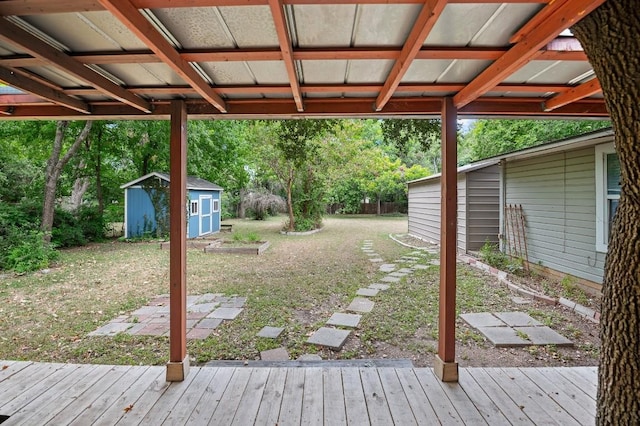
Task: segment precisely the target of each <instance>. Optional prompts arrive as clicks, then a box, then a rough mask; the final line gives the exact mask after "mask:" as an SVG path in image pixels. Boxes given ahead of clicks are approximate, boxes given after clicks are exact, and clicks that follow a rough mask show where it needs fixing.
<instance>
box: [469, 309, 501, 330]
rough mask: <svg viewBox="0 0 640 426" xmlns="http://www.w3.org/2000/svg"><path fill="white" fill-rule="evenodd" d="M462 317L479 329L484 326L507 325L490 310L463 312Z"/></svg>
mask: <svg viewBox="0 0 640 426" xmlns="http://www.w3.org/2000/svg"><path fill="white" fill-rule="evenodd" d="M460 318H462V319H463V320H464V321H465V322H466V323H467V324H469V325H470V326H471V327H473V328H478V329H480V328H483V327H505V326H506V325H507V324H505V323H504V322H503V321H501V320H500V319H499V318H496V317H495V316H494V315H493V314H491V313H489V312H481V313H477V314H461V315H460Z"/></svg>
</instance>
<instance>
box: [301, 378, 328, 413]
mask: <svg viewBox="0 0 640 426" xmlns="http://www.w3.org/2000/svg"><path fill="white" fill-rule="evenodd" d="M323 405H324V395H323V389H322V369H321V368H305V369H304V392H303V394H302V424H303V425H321V424H323V422H324V414H323V412H324V407H323Z"/></svg>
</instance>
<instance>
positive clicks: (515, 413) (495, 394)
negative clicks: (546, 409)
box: [464, 368, 533, 425]
mask: <svg viewBox="0 0 640 426" xmlns="http://www.w3.org/2000/svg"><path fill="white" fill-rule="evenodd" d="M464 371H465V373H466V374H469V375H470V376H471V377H473V379H474V380H475V382H476V383H477V384H478V386H479V387H480V388H481V389H482V390H483V391H484V393H485V394H486V395H487V396H488V397H489V399H490V400H491V402H492V403H494V404H495V405H496V406H497V407H498V410H500V412H501V413H502V414H503V415H504V417H506V418H507V419H509V421H510V422H511V423H517V424H519V425H532V424H533V422H532V421H531V419H529V417H527V414H526V413H525V412H524V411H523V406H521V405H519V404H517V403H516V402H515V401H514V400H513V399H512V398H511V396H510V394H509V393H508V392H506V391H505V389H503V388H502V387H501V386H500V385H499V384H498V382H497V381H495V380H494V379H493V377H492V376H491V375H490V374H489V373H488V372H487V370H486V369H484V368H465V369H464ZM490 371H492V372H493V369H491V370H490ZM464 383H465V386H466V385H467V384H470V383H469V382H466V381H465V382H464Z"/></svg>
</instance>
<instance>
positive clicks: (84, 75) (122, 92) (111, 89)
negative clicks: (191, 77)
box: [0, 18, 151, 112]
mask: <svg viewBox="0 0 640 426" xmlns="http://www.w3.org/2000/svg"><path fill="white" fill-rule="evenodd" d="M0 40H2V41H4V42H6V43H9V44H11V45H16V46H19V47H20V48H21V49H23V50H25V51H26V52H28V53H29V54H30V55H32V56H35V57H37V58H39V59H40V60H42V61H44V62H46V63H47V64H50V65H53V66H55V67H57V68H60V69H61V70H63V71H64V72H66V73H68V74H70V75H73V76H75V77H77V78H79V79H80V80H82V81H84V82H85V83H87V84H89V85H90V86H93V87H95V88H97V89H98V90H100V91H101V92H102V93H104V94H106V95H108V96H109V97H112V98H114V99H117V100H119V101H120V102H124V103H126V104H127V105H131V106H132V107H134V108H137V109H139V110H140V111H143V112H151V105H150V104H149V103H148V102H147V101H146V100H144V99H142V98H140V97H139V96H137V95H135V94H133V93H131V92H128V91H127V90H126V89H123V88H122V87H120V86H118V85H117V84H115V83H114V82H112V81H111V80H109V79H107V78H106V77H103V76H102V75H100V74H98V73H97V72H95V71H93V70H92V69H90V68H87V67H86V66H85V65H84V64H82V63H80V62H78V61H77V60H75V59H73V58H72V57H70V56H69V55H67V54H66V53H64V52H61V51H59V50H57V49H55V48H54V47H52V46H50V45H49V44H47V43H45V42H44V41H42V40H40V39H39V38H38V37H36V36H34V35H32V34H30V33H29V32H27V31H25V30H23V29H22V28H20V27H18V26H17V25H15V24H13V23H11V22H10V21H8V20H6V19H4V18H0Z"/></svg>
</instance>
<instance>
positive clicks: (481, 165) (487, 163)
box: [407, 159, 499, 184]
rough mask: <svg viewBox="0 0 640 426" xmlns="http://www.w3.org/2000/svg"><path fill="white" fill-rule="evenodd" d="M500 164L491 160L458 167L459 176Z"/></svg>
mask: <svg viewBox="0 0 640 426" xmlns="http://www.w3.org/2000/svg"><path fill="white" fill-rule="evenodd" d="M498 163H499V160H497V159H489V160H480V161H476V162H475V163H469V164H465V165H464V166H460V167H458V174H464V173H469V172H472V171H474V170H479V169H484V168H485V167H489V166H495V165H496V164H498ZM441 175H442V173H434V174H432V175H429V176H426V177H423V178H420V179H415V180H412V181H409V182H407V184H413V183H422V182H428V181H430V180H433V179H439V178H440V176H441Z"/></svg>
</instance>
